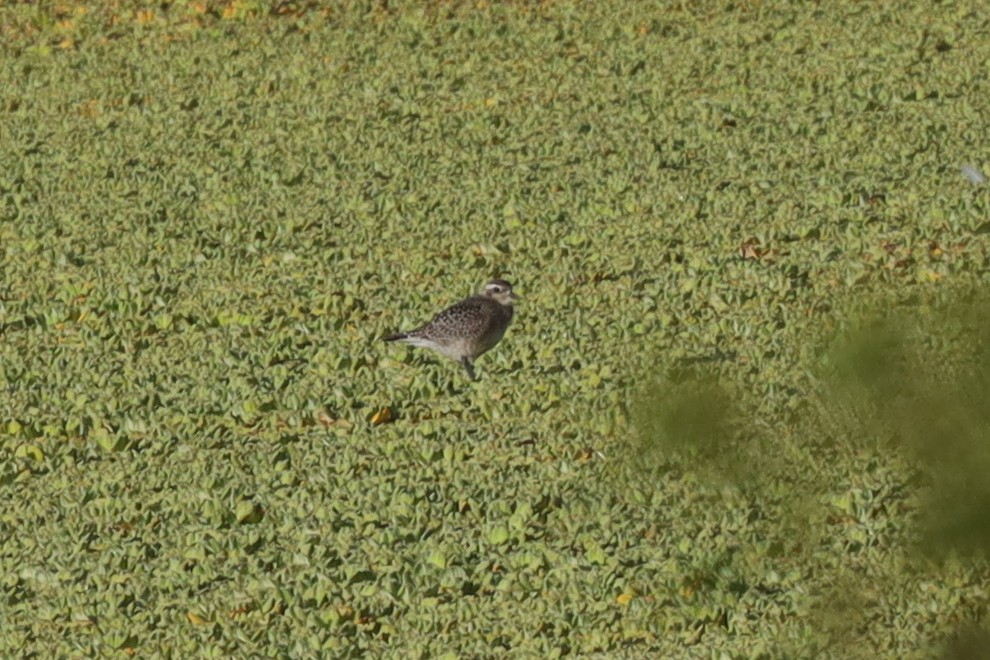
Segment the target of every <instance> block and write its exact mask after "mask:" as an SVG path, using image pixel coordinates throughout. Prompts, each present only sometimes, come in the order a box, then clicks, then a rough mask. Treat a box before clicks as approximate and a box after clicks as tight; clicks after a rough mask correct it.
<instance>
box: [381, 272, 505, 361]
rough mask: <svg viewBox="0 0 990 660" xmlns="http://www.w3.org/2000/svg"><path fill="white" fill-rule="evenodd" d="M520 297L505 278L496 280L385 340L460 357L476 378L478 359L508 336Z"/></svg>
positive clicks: (453, 357) (454, 358)
mask: <svg viewBox="0 0 990 660" xmlns="http://www.w3.org/2000/svg"><path fill="white" fill-rule="evenodd" d="M516 298H517V296H516V294H514V293H513V292H512V285H511V284H509V283H508V282H506V281H505V280H492V281H491V282H489V283H488V284H486V285H485V288H484V290H483V291H482V292H481V293H480V294H479V295H476V296H471V297H470V298H465V299H464V300H462V301H460V302H459V303H457V304H455V305H452V306H451V307H448V308H447V309H445V310H444V311H442V312H440V313H439V314H437V315H436V316H434V317H433V320H432V321H430V322H429V323H427V324H426V325H423V326H420V327H419V328H416V329H415V330H410V331H409V332H397V333H395V334H392V335H389V336H388V337H385V341H399V342H403V343H406V344H410V345H412V346H422V347H423V348H429V349H430V350H433V351H436V352H437V353H440V354H441V355H446V356H447V357H449V358H451V359H453V360H457V361H458V362H460V363H461V365H462V366H463V367H464V370H465V371H467V374H468V376H469V377H470V378H472V379H473V378H474V360H475V359H476V358H477V357H478V356H479V355H481V354H482V353H484V352H486V351H488V350H489V349H491V348H492V347H493V346H495V344H497V343H498V342H499V341H500V340H501V339H502V336H503V335H505V330H506V328H508V327H509V322H511V321H512V312H513V307H512V303H513V301H514V300H516Z"/></svg>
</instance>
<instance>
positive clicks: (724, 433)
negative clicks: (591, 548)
mask: <svg viewBox="0 0 990 660" xmlns="http://www.w3.org/2000/svg"><path fill="white" fill-rule="evenodd" d="M876 309H878V308H877V307H874V308H873V311H867V312H865V313H863V312H860V313H857V314H853V315H851V318H852V319H853V320H852V321H849V322H848V323H846V324H845V327H846V331H845V332H844V334H843V336H841V337H839V338H832V339H831V340H830V341H829V342H828V348H827V349H826V350H825V351H823V357H822V360H821V364H820V365H819V366H818V367H817V368H815V369H813V371H815V373H814V374H813V375H810V376H809V377H808V383H807V391H808V392H810V394H809V396H808V400H807V405H805V406H804V407H803V408H802V409H801V413H800V414H799V415H797V418H796V419H788V420H786V421H783V420H778V421H774V420H768V423H767V424H764V425H762V426H761V425H758V424H756V423H754V420H756V419H757V418H758V415H757V413H756V412H755V411H756V410H757V402H756V401H754V400H752V398H751V397H749V396H748V395H747V394H741V393H744V392H746V391H747V390H744V389H743V388H742V386H741V385H739V384H736V383H726V382H725V379H724V378H723V379H719V378H717V377H715V376H713V375H711V374H707V373H703V372H700V371H691V372H682V373H674V374H672V375H669V376H667V377H664V378H662V379H659V380H655V381H654V382H653V383H652V384H650V385H647V386H645V387H644V389H643V391H642V392H641V394H640V396H639V398H638V399H637V400H636V401H635V402H634V403H633V406H632V407H631V413H632V414H631V417H632V420H633V423H634V426H635V430H636V433H635V440H633V441H631V443H630V445H629V446H628V447H627V448H626V449H627V453H626V460H625V461H624V469H625V470H626V473H627V475H626V477H627V478H628V477H632V479H633V480H636V479H637V478H639V479H640V481H639V483H642V484H647V485H646V486H645V487H647V488H649V487H651V486H649V485H648V484H654V485H653V486H652V487H654V488H655V487H656V486H655V484H657V483H662V482H661V481H660V480H658V479H657V476H658V475H668V476H669V475H671V474H676V473H679V472H682V471H683V472H690V473H694V474H695V475H697V476H698V477H699V479H700V480H701V482H702V483H703V484H704V483H707V484H709V485H710V486H712V487H717V488H722V487H724V486H726V485H730V486H733V487H735V488H737V489H738V491H739V492H740V493H742V494H744V495H745V496H746V497H748V498H751V499H752V500H755V501H756V502H758V503H770V505H769V506H771V507H774V510H775V511H776V512H777V514H779V515H778V516H777V520H776V521H774V522H765V524H764V523H761V524H762V528H761V529H760V530H759V532H758V533H759V534H765V535H768V536H775V537H778V538H780V539H781V540H782V541H784V539H785V538H786V543H788V547H798V548H802V549H803V550H801V552H800V554H801V555H802V556H801V557H799V558H796V559H797V560H798V561H800V562H803V563H804V564H805V565H806V566H808V567H809V571H812V568H811V567H814V570H813V571H812V573H815V572H822V571H830V574H829V575H820V576H819V577H818V578H817V579H816V580H815V581H816V582H817V583H818V584H816V585H811V588H810V589H809V592H810V593H812V594H816V595H817V602H816V603H814V604H812V606H811V612H812V617H813V626H814V628H815V630H816V635H817V636H818V638H817V639H816V640H815V641H814V642H813V646H815V647H816V648H817V649H819V650H827V651H829V652H840V653H844V652H845V651H846V650H852V645H856V644H862V641H863V636H864V634H866V633H867V629H868V628H869V626H870V625H871V624H869V623H866V622H867V621H869V620H870V619H871V618H872V619H873V620H874V621H876V620H878V619H879V618H880V617H877V616H875V615H876V608H890V607H891V603H892V602H894V601H895V600H896V599H895V598H893V597H890V594H891V593H892V592H894V591H897V592H898V594H899V596H898V597H900V598H903V599H907V600H908V601H909V602H910V601H911V600H912V599H913V600H917V599H918V598H919V596H918V595H917V594H916V593H912V591H911V590H912V589H915V590H916V589H917V583H918V580H923V579H928V580H934V581H935V582H938V576H940V575H941V571H943V570H949V569H946V568H945V566H947V565H953V566H956V567H957V568H958V566H959V565H960V564H959V562H960V561H962V562H963V563H964V565H968V564H967V562H968V563H972V562H976V563H977V564H980V565H982V562H984V561H985V560H986V559H988V558H990V478H988V476H987V475H988V474H990V401H988V398H990V349H988V347H990V300H988V299H987V298H986V297H985V296H974V295H964V296H954V297H951V299H944V300H940V301H939V302H937V303H934V304H932V305H931V306H923V305H913V306H911V307H910V308H908V307H901V308H894V307H879V309H883V310H884V311H883V312H877V311H876ZM642 477H647V478H646V479H642ZM878 483H879V484H880V486H879V487H878V486H876V484H878ZM781 484H784V486H781ZM863 484H865V485H863ZM788 491H789V492H791V493H793V494H794V497H793V502H792V503H791V504H789V503H788V501H787V495H786V493H787V492H788ZM782 493H784V495H783V497H782V495H781V494H782ZM856 498H861V499H856ZM854 500H855V501H854ZM861 500H862V501H861ZM836 502H839V503H840V504H839V505H836V504H835V503H836ZM792 504H793V505H792ZM788 517H790V519H787V520H785V518H788ZM857 527H858V528H860V529H862V530H863V532H862V536H861V539H860V540H858V541H855V542H853V541H844V542H841V541H840V540H838V537H840V536H842V535H843V534H845V533H847V531H848V530H849V529H853V528H857ZM795 533H796V534H797V535H798V536H799V537H800V538H798V539H795V538H794V537H793V536H792V535H793V534H795ZM857 562H859V563H860V565H859V566H857V565H856V564H857ZM864 566H869V567H870V570H869V577H864V573H863V572H862V571H863V567H864ZM828 585H831V586H828ZM805 586H808V585H805ZM816 587H817V590H816ZM884 603H886V604H884ZM944 607H945V608H946V611H945V612H943V613H942V614H941V616H942V617H944V618H942V623H941V627H940V628H936V627H935V626H932V627H931V628H929V629H928V631H927V635H928V637H927V643H928V644H936V645H937V644H939V643H940V642H939V640H940V639H945V638H946V635H947V633H948V632H950V628H951V625H954V624H949V623H948V622H949V621H955V622H958V621H960V620H962V621H966V620H972V619H978V618H979V617H980V614H979V610H980V606H963V605H958V609H956V610H953V609H952V608H953V605H951V604H948V603H947V604H945V606H944ZM871 610H873V611H874V612H873V613H874V616H872V617H871V616H870V611H871ZM960 630H961V632H957V634H956V635H955V636H954V637H953V639H952V641H951V642H948V643H947V645H946V646H945V647H944V648H945V650H944V652H945V656H944V657H946V658H962V657H982V656H977V655H971V654H969V652H968V651H967V649H972V648H980V649H985V648H987V647H988V644H987V642H988V641H990V637H988V633H987V632H986V631H982V630H976V629H970V628H962V629H960ZM861 650H862V648H861Z"/></svg>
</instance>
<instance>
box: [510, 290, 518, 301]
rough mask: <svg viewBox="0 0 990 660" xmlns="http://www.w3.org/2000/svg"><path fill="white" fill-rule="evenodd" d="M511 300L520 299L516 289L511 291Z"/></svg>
mask: <svg viewBox="0 0 990 660" xmlns="http://www.w3.org/2000/svg"><path fill="white" fill-rule="evenodd" d="M509 300H519V296H518V295H517V294H516V292H515V291H509Z"/></svg>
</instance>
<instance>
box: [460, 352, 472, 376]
mask: <svg viewBox="0 0 990 660" xmlns="http://www.w3.org/2000/svg"><path fill="white" fill-rule="evenodd" d="M461 365H463V367H464V371H466V372H467V375H468V378H470V379H471V380H474V365H473V364H471V358H469V357H467V356H464V357H462V358H461Z"/></svg>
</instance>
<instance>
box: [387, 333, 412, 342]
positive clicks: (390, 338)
mask: <svg viewBox="0 0 990 660" xmlns="http://www.w3.org/2000/svg"><path fill="white" fill-rule="evenodd" d="M402 339H409V333H408V332H396V333H394V334H391V335H389V336H388V337H385V341H400V340H402Z"/></svg>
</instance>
